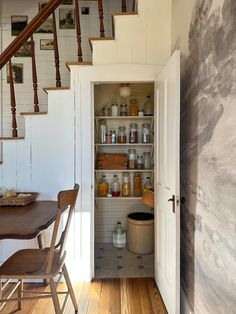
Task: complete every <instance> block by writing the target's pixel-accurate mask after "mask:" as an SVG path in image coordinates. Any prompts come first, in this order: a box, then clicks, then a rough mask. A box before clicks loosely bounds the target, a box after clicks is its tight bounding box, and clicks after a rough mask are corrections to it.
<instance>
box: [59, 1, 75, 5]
mask: <svg viewBox="0 0 236 314" xmlns="http://www.w3.org/2000/svg"><path fill="white" fill-rule="evenodd" d="M61 4H62V5H71V4H73V0H63V1H62V3H61Z"/></svg>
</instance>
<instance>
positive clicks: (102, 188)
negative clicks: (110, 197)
mask: <svg viewBox="0 0 236 314" xmlns="http://www.w3.org/2000/svg"><path fill="white" fill-rule="evenodd" d="M108 189H109V184H108V182H107V179H106V176H105V175H103V176H102V179H101V180H100V182H99V183H98V196H100V197H106V196H107V193H108Z"/></svg>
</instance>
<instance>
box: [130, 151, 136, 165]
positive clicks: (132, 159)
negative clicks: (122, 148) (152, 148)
mask: <svg viewBox="0 0 236 314" xmlns="http://www.w3.org/2000/svg"><path fill="white" fill-rule="evenodd" d="M128 169H136V149H129V150H128Z"/></svg>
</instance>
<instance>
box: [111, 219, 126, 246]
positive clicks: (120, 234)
mask: <svg viewBox="0 0 236 314" xmlns="http://www.w3.org/2000/svg"><path fill="white" fill-rule="evenodd" d="M113 246H114V247H116V248H119V249H121V248H124V247H125V246H126V233H125V231H124V230H123V229H122V227H121V222H120V221H119V222H117V225H116V230H115V232H114V233H113Z"/></svg>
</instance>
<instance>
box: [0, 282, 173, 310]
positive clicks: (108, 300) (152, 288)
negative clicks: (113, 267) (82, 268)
mask: <svg viewBox="0 0 236 314" xmlns="http://www.w3.org/2000/svg"><path fill="white" fill-rule="evenodd" d="M25 288H26V289H31V290H38V291H48V287H44V286H42V285H41V284H28V285H27V284H26V285H25ZM63 288H64V285H63V284H61V285H60V286H59V290H61V291H63ZM74 290H75V294H76V297H77V300H78V305H79V312H78V313H79V314H88V313H89V314H98V313H99V314H106V313H111V314H153V313H155V314H157V313H158V314H164V313H165V314H166V313H167V311H166V310H165V307H164V305H163V302H162V300H161V297H160V294H159V292H158V289H157V287H156V284H155V282H154V280H153V279H152V278H135V279H101V280H94V281H92V282H91V283H87V282H86V283H78V284H75V285H74ZM16 309H17V305H16V304H14V303H11V304H8V305H7V306H5V307H4V309H3V310H2V311H1V314H6V313H8V314H9V313H24V314H32V313H34V314H51V313H52V314H53V313H54V310H53V304H52V301H51V299H46V300H36V301H30V302H28V301H25V302H24V303H23V307H22V310H21V311H17V312H16ZM65 313H66V314H72V313H74V310H73V306H72V303H71V301H69V302H68V305H67V308H66V311H65Z"/></svg>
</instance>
